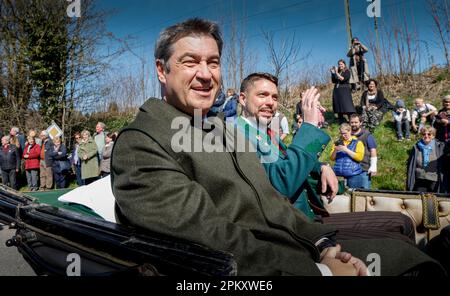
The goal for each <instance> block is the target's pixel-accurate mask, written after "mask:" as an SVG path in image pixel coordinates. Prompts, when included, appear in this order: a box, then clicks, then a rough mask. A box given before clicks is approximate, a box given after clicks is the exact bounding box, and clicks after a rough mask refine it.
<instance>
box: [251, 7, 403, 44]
mask: <svg viewBox="0 0 450 296" xmlns="http://www.w3.org/2000/svg"><path fill="white" fill-rule="evenodd" d="M406 2H410V0H403V1H400V2H397V3H393V4H390V5H384V6H383V7H392V6H396V5H399V4H404V3H406ZM366 12H367V11H366V9H363V10H359V11H357V12H354V13H352V15H357V14H362V13H366ZM342 17H345V14H344V15H342V14H340V15H337V16H332V17H327V18H323V19H319V20H316V21H312V22H308V23H303V24H299V25H292V26H288V27H283V28H278V29H274V30H270V32H272V33H274V32H280V31H284V30H290V29H295V28H299V27H304V26H309V25H313V24H316V23H322V22H325V21H329V20H332V19H337V18H342ZM259 36H262V34H261V33H258V34H254V35H251V36H250V37H248V38H249V39H251V38H255V37H259Z"/></svg>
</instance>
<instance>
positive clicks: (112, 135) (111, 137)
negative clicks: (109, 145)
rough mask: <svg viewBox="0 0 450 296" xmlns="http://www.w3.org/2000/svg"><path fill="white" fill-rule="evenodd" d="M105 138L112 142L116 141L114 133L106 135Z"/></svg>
mask: <svg viewBox="0 0 450 296" xmlns="http://www.w3.org/2000/svg"><path fill="white" fill-rule="evenodd" d="M106 136H107V137H108V138H110V139H111V140H113V142H114V141H115V140H116V133H108V134H107V135H106Z"/></svg>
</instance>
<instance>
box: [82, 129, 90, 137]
mask: <svg viewBox="0 0 450 296" xmlns="http://www.w3.org/2000/svg"><path fill="white" fill-rule="evenodd" d="M83 134H87V135H88V137H90V136H91V133H90V132H89V131H88V130H83V131H82V132H81V135H83Z"/></svg>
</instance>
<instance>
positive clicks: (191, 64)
mask: <svg viewBox="0 0 450 296" xmlns="http://www.w3.org/2000/svg"><path fill="white" fill-rule="evenodd" d="M182 64H183V65H184V66H186V67H195V66H197V64H198V63H197V61H196V60H194V59H188V60H184V61H182Z"/></svg>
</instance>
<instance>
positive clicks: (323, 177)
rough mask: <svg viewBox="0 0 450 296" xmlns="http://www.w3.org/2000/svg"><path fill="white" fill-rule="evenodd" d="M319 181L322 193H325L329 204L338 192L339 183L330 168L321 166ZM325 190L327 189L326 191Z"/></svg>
mask: <svg viewBox="0 0 450 296" xmlns="http://www.w3.org/2000/svg"><path fill="white" fill-rule="evenodd" d="M320 181H321V183H322V193H324V194H325V193H326V194H327V198H328V201H329V202H331V201H332V200H333V198H334V197H335V196H336V194H337V192H338V189H339V182H338V179H337V177H336V174H335V173H334V171H333V169H332V168H331V167H330V166H328V165H322V167H321V168H320ZM327 188H329V190H328V191H327Z"/></svg>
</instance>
